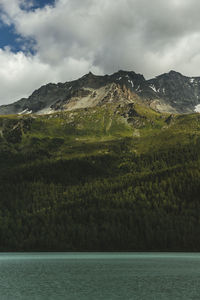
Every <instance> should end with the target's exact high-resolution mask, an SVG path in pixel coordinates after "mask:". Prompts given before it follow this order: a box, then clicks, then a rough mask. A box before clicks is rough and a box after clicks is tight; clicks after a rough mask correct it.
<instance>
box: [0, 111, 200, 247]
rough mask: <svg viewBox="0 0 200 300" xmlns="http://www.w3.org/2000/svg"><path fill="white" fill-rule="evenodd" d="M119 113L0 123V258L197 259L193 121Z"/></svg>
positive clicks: (198, 141) (197, 127) (198, 120)
mask: <svg viewBox="0 0 200 300" xmlns="http://www.w3.org/2000/svg"><path fill="white" fill-rule="evenodd" d="M126 110H128V112H129V111H130V107H128V108H118V110H116V109H113V108H112V107H109V109H108V107H106V108H95V109H94V108H93V109H87V110H84V109H83V110H77V111H75V112H66V113H57V114H54V115H49V116H34V115H32V116H5V117H4V116H2V117H1V118H0V129H1V137H0V251H200V240H199V236H200V116H199V114H191V115H173V116H172V115H169V114H166V115H163V114H159V113H156V112H154V111H151V110H150V109H146V108H141V107H135V108H134V112H137V114H136V113H134V114H133V116H132V117H130V114H129V119H128V120H127V119H125V118H124V115H125V114H127V111H126ZM132 110H133V108H132Z"/></svg>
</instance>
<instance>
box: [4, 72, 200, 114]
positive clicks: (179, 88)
mask: <svg viewBox="0 0 200 300" xmlns="http://www.w3.org/2000/svg"><path fill="white" fill-rule="evenodd" d="M138 99H139V102H140V103H142V102H143V103H144V104H145V105H148V106H150V107H151V108H153V109H155V110H158V111H160V112H162V111H165V112H166V111H167V112H177V113H187V112H194V111H195V110H196V107H197V106H198V104H200V77H186V76H184V75H182V74H181V73H179V72H176V71H174V70H171V71H170V72H168V73H164V74H161V75H159V76H157V77H155V78H153V79H150V80H146V79H145V78H144V76H143V75H142V74H137V73H135V72H133V71H124V70H119V71H118V72H115V73H114V74H111V75H104V76H99V75H95V74H93V73H92V72H89V73H88V74H86V75H84V76H83V77H81V78H80V79H77V80H73V81H71V82H65V83H58V84H53V83H49V84H46V85H44V86H42V87H40V88H39V89H37V90H36V91H34V92H33V93H32V95H31V96H30V97H28V98H23V99H21V100H19V101H17V102H15V103H13V104H9V105H3V106H0V114H27V113H39V114H45V113H51V112H53V111H55V110H63V109H66V110H72V109H77V108H83V107H87V106H88V107H89V106H95V105H101V104H102V103H116V102H120V103H121V102H123V101H124V102H125V103H126V102H129V101H137V100H138Z"/></svg>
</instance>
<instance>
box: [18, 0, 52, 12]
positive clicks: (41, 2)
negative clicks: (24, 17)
mask: <svg viewBox="0 0 200 300" xmlns="http://www.w3.org/2000/svg"><path fill="white" fill-rule="evenodd" d="M55 1H56V0H32V1H29V0H26V1H25V3H24V5H22V7H21V8H22V9H24V10H27V11H30V10H35V9H37V8H43V7H44V6H46V5H54V4H55Z"/></svg>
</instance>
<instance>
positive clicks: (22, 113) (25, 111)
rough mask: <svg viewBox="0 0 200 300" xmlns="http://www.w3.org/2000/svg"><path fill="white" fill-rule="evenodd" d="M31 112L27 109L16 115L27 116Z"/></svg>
mask: <svg viewBox="0 0 200 300" xmlns="http://www.w3.org/2000/svg"><path fill="white" fill-rule="evenodd" d="M31 113H32V110H28V108H26V109H24V110H23V111H21V112H20V113H18V115H25V114H26V115H28V114H31Z"/></svg>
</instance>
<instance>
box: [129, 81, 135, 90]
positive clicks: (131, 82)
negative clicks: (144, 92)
mask: <svg viewBox="0 0 200 300" xmlns="http://www.w3.org/2000/svg"><path fill="white" fill-rule="evenodd" d="M128 82H129V83H130V84H131V85H132V88H133V87H134V84H133V81H132V80H128Z"/></svg>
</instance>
